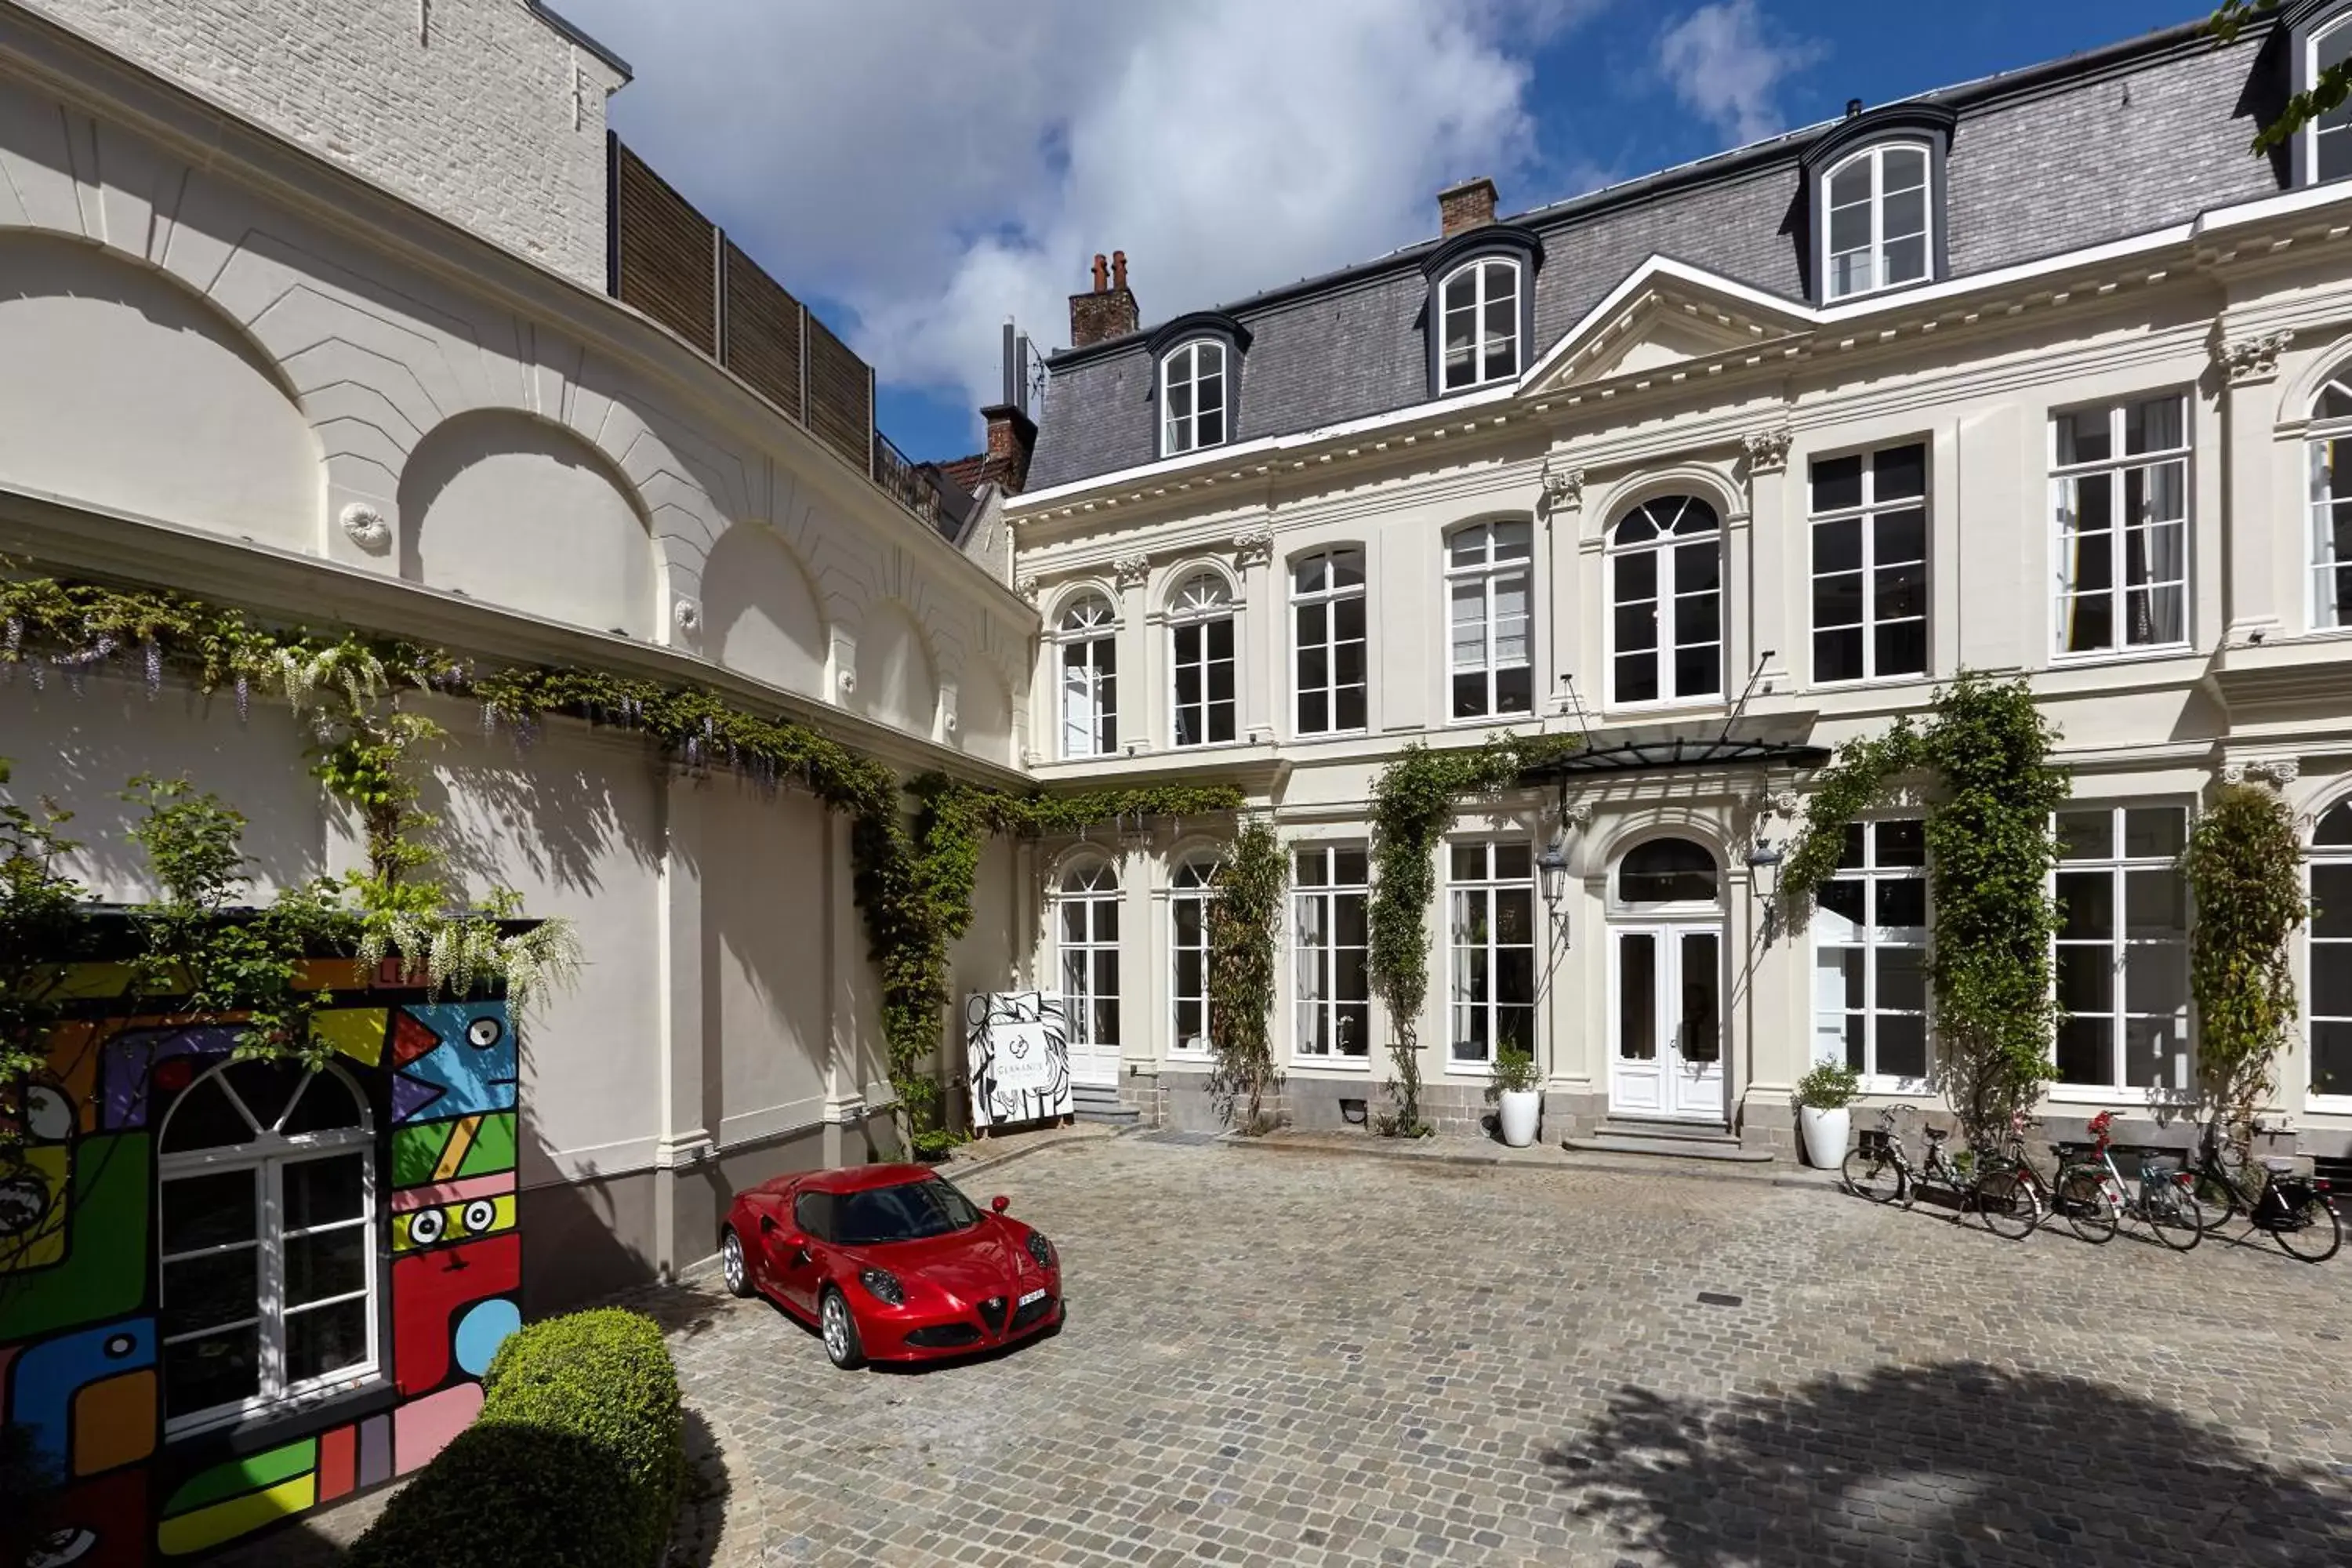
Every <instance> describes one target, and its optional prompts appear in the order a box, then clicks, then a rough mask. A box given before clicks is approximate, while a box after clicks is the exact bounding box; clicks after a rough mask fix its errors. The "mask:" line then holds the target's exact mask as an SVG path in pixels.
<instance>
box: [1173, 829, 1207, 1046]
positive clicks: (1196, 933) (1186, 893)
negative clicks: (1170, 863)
mask: <svg viewBox="0 0 2352 1568" xmlns="http://www.w3.org/2000/svg"><path fill="white" fill-rule="evenodd" d="M1216 877H1217V863H1216V862H1215V861H1214V860H1213V859H1211V858H1209V857H1207V856H1205V855H1196V856H1192V857H1191V858H1187V859H1184V860H1180V861H1178V862H1177V865H1176V869H1175V871H1174V872H1173V873H1172V874H1171V876H1170V877H1169V879H1168V963H1169V983H1168V994H1169V997H1170V1000H1171V1005H1172V1008H1173V1011H1174V1017H1173V1020H1172V1021H1173V1023H1174V1025H1175V1029H1174V1032H1173V1033H1172V1034H1171V1036H1170V1037H1169V1048H1170V1049H1171V1050H1173V1051H1175V1052H1177V1053H1178V1054H1179V1055H1182V1056H1205V1055H1207V1054H1208V1050H1209V906H1210V904H1211V903H1212V901H1213V900H1215V898H1216V896H1217V890H1216Z"/></svg>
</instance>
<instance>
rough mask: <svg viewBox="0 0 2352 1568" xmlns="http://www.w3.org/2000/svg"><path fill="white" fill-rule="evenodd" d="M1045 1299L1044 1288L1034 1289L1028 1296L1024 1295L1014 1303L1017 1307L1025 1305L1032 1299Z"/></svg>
mask: <svg viewBox="0 0 2352 1568" xmlns="http://www.w3.org/2000/svg"><path fill="white" fill-rule="evenodd" d="M1042 1300H1045V1291H1044V1290H1042V1289H1040V1290H1032V1291H1030V1292H1029V1294H1027V1295H1026V1296H1024V1297H1022V1298H1021V1300H1018V1301H1016V1302H1014V1303H1013V1305H1014V1306H1016V1307H1025V1306H1027V1305H1028V1304H1029V1303H1030V1302H1032V1301H1042Z"/></svg>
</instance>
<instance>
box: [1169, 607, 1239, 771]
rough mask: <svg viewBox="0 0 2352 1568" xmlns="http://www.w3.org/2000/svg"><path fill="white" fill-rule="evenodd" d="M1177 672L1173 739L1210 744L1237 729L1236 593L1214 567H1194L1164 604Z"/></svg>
mask: <svg viewBox="0 0 2352 1568" xmlns="http://www.w3.org/2000/svg"><path fill="white" fill-rule="evenodd" d="M1168 626H1169V631H1168V640H1169V652H1170V655H1171V666H1172V668H1173V669H1174V672H1175V678H1176V679H1175V691H1174V693H1173V695H1174V699H1175V712H1176V736H1175V739H1176V744H1178V745H1180V746H1214V745H1222V744H1223V743H1224V742H1228V741H1231V740H1232V739H1233V738H1234V734H1235V732H1236V731H1235V724H1234V629H1235V628H1234V594H1233V590H1232V589H1231V588H1229V587H1227V586H1226V585H1225V580H1224V579H1223V577H1221V576H1219V575H1218V574H1216V573H1214V572H1196V573H1194V574H1192V576H1190V577H1187V578H1186V579H1185V580H1184V582H1183V584H1181V586H1180V587H1178V589H1177V590H1176V598H1175V601H1174V603H1172V604H1171V605H1169V608H1168Z"/></svg>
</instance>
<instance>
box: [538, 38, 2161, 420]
mask: <svg viewBox="0 0 2352 1568" xmlns="http://www.w3.org/2000/svg"><path fill="white" fill-rule="evenodd" d="M558 8H559V9H561V10H562V11H563V12H564V14H565V15H567V16H571V17H572V19H573V20H575V21H577V22H579V23H580V24H581V25H582V26H585V27H587V28H588V29H589V30H590V31H592V32H593V33H595V34H596V35H597V36H598V37H601V38H603V39H604V40H605V41H606V42H608V43H610V44H611V45H612V46H613V47H614V48H616V49H618V50H619V51H620V53H622V54H623V55H624V56H625V57H627V58H629V59H630V60H631V61H632V63H633V64H634V65H635V68H636V72H637V79H636V80H635V83H633V84H632V85H631V86H630V87H628V88H627V89H625V90H624V91H623V92H622V94H621V95H620V97H619V98H617V99H616V100H614V105H613V123H614V128H615V129H616V130H617V131H618V132H620V134H621V135H622V137H623V138H624V139H625V141H627V142H629V143H630V144H631V146H632V147H634V148H635V149H636V150H638V151H639V152H640V153H644V154H645V155H646V156H647V157H649V158H650V159H651V160H652V161H653V162H654V163H656V166H657V167H659V168H660V169H661V170H662V172H663V173H664V174H665V175H666V176H667V178H668V179H669V180H670V181H671V182H672V183H673V184H677V186H678V187H679V188H680V189H682V190H683V191H684V192H686V194H687V195H688V196H689V198H690V199H692V200H694V201H695V202H696V203H697V204H698V205H700V206H701V207H702V208H703V209H704V210H705V211H706V212H708V213H709V214H710V215H711V216H713V217H714V218H716V219H717V220H718V221H719V223H721V224H722V225H723V226H726V227H727V228H728V230H729V232H730V235H731V236H732V237H734V238H735V239H736V240H737V241H738V243H740V244H742V245H744V246H745V247H746V248H747V249H749V250H750V251H751V253H752V254H753V255H754V256H755V257H757V258H759V259H760V260H761V263H762V264H763V265H765V266H766V267H767V268H769V270H770V271H772V272H773V273H774V274H775V275H776V276H777V277H778V278H779V279H781V280H782V282H783V283H784V284H785V285H786V286H787V287H788V288H791V289H793V290H794V291H795V292H797V293H799V294H801V295H802V297H803V298H804V299H807V300H810V301H811V303H812V305H813V306H814V307H815V308H817V309H818V310H820V312H821V313H822V314H823V315H824V317H825V318H826V320H827V321H829V322H831V323H832V324H833V325H834V326H835V329H836V330H837V331H841V332H842V333H843V334H844V336H845V337H846V338H847V339H848V340H849V341H850V342H851V343H852V344H854V345H855V346H856V348H857V350H858V351H859V353H862V354H864V355H865V356H866V358H867V359H869V360H870V361H871V362H872V363H874V364H875V365H876V367H877V374H878V375H879V377H880V380H881V384H882V398H881V406H880V410H879V423H880V424H881V426H882V427H883V429H884V431H885V432H886V433H887V435H889V436H890V437H891V438H892V439H893V440H895V441H896V442H898V445H899V446H900V447H903V448H904V449H905V450H907V451H908V453H909V454H910V455H912V456H914V457H916V458H944V457H952V456H956V455H958V454H961V453H963V452H968V451H971V450H974V449H975V448H976V447H977V445H978V439H979V426H978V420H977V417H976V414H975V409H976V407H977V405H978V404H979V403H980V402H982V401H985V400H988V399H990V398H992V395H993V392H994V388H995V386H996V384H997V371H996V360H997V353H996V343H997V337H998V328H999V323H1001V322H1002V321H1003V319H1004V318H1005V316H1006V315H1008V314H1010V315H1013V316H1014V317H1016V318H1017V319H1018V320H1019V321H1021V323H1022V325H1023V326H1024V328H1026V329H1027V330H1029V331H1031V333H1032V334H1033V336H1034V337H1035V338H1036V339H1037V340H1038V341H1039V342H1041V343H1042V344H1045V345H1046V346H1052V345H1055V344H1058V343H1060V342H1063V341H1064V340H1065V338H1066V335H1067V331H1068V318H1067V310H1066V304H1065V303H1064V298H1065V296H1066V295H1067V294H1069V293H1070V292H1072V291H1074V290H1076V289H1079V288H1081V287H1083V286H1084V280H1085V276H1086V268H1087V256H1088V255H1090V254H1091V253H1092V252H1093V251H1096V250H1110V249H1113V248H1119V247H1123V248H1125V249H1126V250H1127V251H1128V252H1129V257H1130V258H1131V266H1132V271H1133V275H1134V284H1135V289H1136V292H1137V295H1138V297H1139V300H1140V303H1141V306H1142V310H1143V313H1144V316H1145V319H1146V321H1154V320H1160V319H1164V318H1166V317H1168V316H1171V315H1174V314H1176V313H1178V312H1180V311H1182V310H1191V309H1194V308H1197V307H1200V306H1202V305H1207V304H1211V303H1214V302H1215V301H1217V300H1223V299H1231V298H1235V297H1238V296H1240V295H1243V294H1246V293H1250V292H1254V291H1255V290H1256V289H1262V288H1266V287H1271V286H1273V285H1276V284H1278V283H1281V282H1285V281H1287V280H1289V279H1293V278H1297V277H1301V276H1304V275H1307V274H1309V273H1312V272H1317V271H1321V270H1325V269H1327V268H1331V267H1336V266H1340V265H1344V264H1346V263H1348V262H1349V261H1354V260H1360V259H1362V258H1367V257H1370V256H1374V255H1378V254H1380V253H1381V251H1383V250H1386V249H1389V248H1391V247H1395V246H1398V245H1403V244H1409V243H1411V242H1412V241H1413V240H1415V239H1418V238H1422V237H1426V236H1427V235H1429V234H1431V233H1433V232H1434V229H1435V219H1436V214H1435V202H1434V195H1435V192H1436V191H1437V190H1438V188H1439V187H1440V186H1442V185H1444V184H1447V183H1449V182H1450V181H1452V180H1454V179H1458V178H1461V177H1464V176H1465V175H1469V174H1489V175H1492V176H1493V177H1494V178H1495V180H1496V184H1497V185H1498V186H1499V187H1500V189H1501V192H1502V202H1503V205H1504V208H1505V210H1507V211H1517V210H1521V209H1524V208H1527V207H1529V206H1533V205H1539V204H1541V203H1543V202H1547V201H1552V200H1557V199H1559V198H1560V197H1563V196H1568V195H1576V194H1578V193H1579V192H1581V191H1585V190H1590V189H1591V188H1593V187H1594V186H1596V185H1599V184H1606V183H1608V182H1610V181H1612V180H1619V179H1630V178H1633V177H1635V176H1637V175H1640V174H1647V173H1650V172H1652V171H1654V170H1656V169H1660V168H1664V167H1667V166H1669V165H1672V164H1675V163H1684V162H1686V161H1688V160H1690V159H1693V158H1698V157H1703V156H1705V155H1706V154H1708V153H1714V152H1718V151H1721V150H1722V149H1724V148H1726V147H1728V146H1732V145H1736V144H1738V142H1742V141H1745V140H1748V139H1751V138H1753V137H1755V136H1758V135H1764V134H1769V133H1771V132H1776V131H1780V130H1785V129H1788V128H1790V127H1792V126H1797V125H1802V124H1806V123H1809V122H1811V121H1817V120H1824V119H1829V118H1832V117H1833V116H1835V115H1837V114H1838V113H1840V112H1842V111H1843V108H1844V105H1845V102H1846V100H1848V99H1851V98H1860V99H1862V100H1864V101H1866V102H1869V103H1881V102H1885V101H1886V100H1890V99H1895V98H1900V97H1903V96H1906V95H1907V94H1910V93H1915V92H1919V91H1923V90H1925V89H1930V88H1935V87H1940V86H1945V85H1948V84H1950V83H1953V82H1958V81H1964V80H1967V79H1970V78H1974V77H1979V76H1984V75H1987V74H1990V73H1992V72H1995V71H2000V70H2008V69H2013V68H2017V67H2021V66H2027V65H2032V64H2034V63H2036V62H2038V61H2041V60H2045V59H2050V58H2055V57H2057V56H2061V55H2065V54H2070V53H2073V52H2074V51H2076V50H2080V49H2084V48H2092V47H2097V46H2099V45H2102V44H2106V43H2112V42H2116V41H2117V40H2119V39H2123V38H2127V37H2133V36H2135V35H2137V34H2140V33H2144V32H2147V31H2149V30H2151V29H2154V28H2157V27H2162V26H2170V25H2173V24H2175V23H2178V22H2181V21H2185V20H2189V19H2192V18H2194V17H2196V16H2200V14H2201V13H2200V11H2199V10H2197V9H2196V8H2195V7H2194V5H2180V4H2179V3H2178V0H2175V3H2173V4H2161V3H2159V4H2148V3H2145V0H2142V3H2137V4H2136V3H2131V0H2036V3H2032V4H2029V3H2027V0H1957V3H1952V4H1947V5H1940V6H1933V7H1930V6H1924V5H1923V6H1918V7H1916V8H1913V7H1899V8H1898V7H1889V6H1886V5H1867V4H1862V3H1860V0H1852V3H1846V0H1664V3H1661V0H1280V4H1279V5H1273V4H1269V3H1268V0H1187V3H1185V4H1182V5H1178V4H1175V3H1173V0H1018V3H1016V0H859V3H858V4H856V5H846V6H845V5H836V4H834V3H833V0H558Z"/></svg>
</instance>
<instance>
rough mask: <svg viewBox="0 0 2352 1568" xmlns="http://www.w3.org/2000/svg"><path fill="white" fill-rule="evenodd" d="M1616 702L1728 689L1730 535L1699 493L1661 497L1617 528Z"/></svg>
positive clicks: (1612, 690) (1613, 562) (1612, 692)
mask: <svg viewBox="0 0 2352 1568" xmlns="http://www.w3.org/2000/svg"><path fill="white" fill-rule="evenodd" d="M1609 557H1610V559H1609V583H1610V612H1611V615H1610V659H1609V700H1610V701H1611V702H1612V703H1613V704H1617V705H1620V706H1625V705H1631V704H1633V703H1641V702H1675V701H1689V700H1692V699H1694V698H1700V697H1719V696H1721V695H1722V694H1723V537H1722V524H1721V521H1719V520H1718V519H1717V516H1716V513H1715V509H1714V508H1713V507H1711V506H1709V505H1707V504H1706V502H1705V501H1703V500H1699V499H1698V498H1697V497H1696V496H1661V497H1659V498H1658V499H1657V500H1652V501H1645V502H1643V504H1642V505H1640V506H1638V507H1635V508H1634V509H1633V510H1632V511H1629V512H1627V513H1626V514H1625V515H1624V516H1623V517H1622V518H1620V519H1619V520H1618V521H1617V526H1616V527H1615V528H1613V529H1612V530H1611V531H1610V536H1609Z"/></svg>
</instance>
